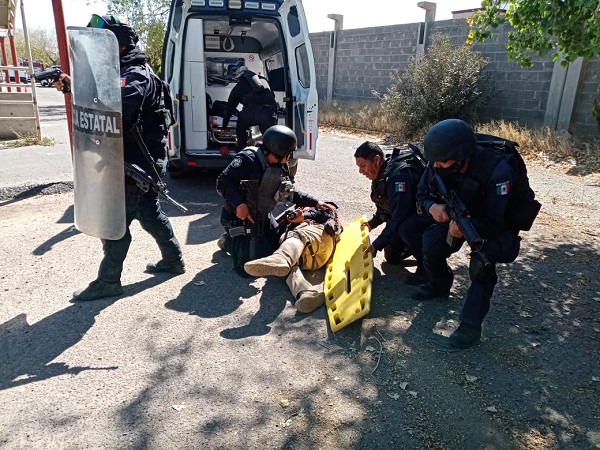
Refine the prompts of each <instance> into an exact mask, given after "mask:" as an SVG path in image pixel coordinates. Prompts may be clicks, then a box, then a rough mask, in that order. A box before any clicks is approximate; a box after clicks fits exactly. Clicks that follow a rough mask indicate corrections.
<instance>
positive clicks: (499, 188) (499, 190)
mask: <svg viewBox="0 0 600 450" xmlns="http://www.w3.org/2000/svg"><path fill="white" fill-rule="evenodd" d="M509 191H510V181H505V182H504V183H497V184H496V195H507V194H508V193H509Z"/></svg>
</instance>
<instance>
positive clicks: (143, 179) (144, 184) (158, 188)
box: [125, 161, 187, 212]
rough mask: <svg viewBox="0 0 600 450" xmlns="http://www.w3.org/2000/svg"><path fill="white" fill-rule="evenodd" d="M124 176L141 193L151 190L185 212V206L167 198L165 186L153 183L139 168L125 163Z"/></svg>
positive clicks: (160, 183) (152, 179) (161, 183)
mask: <svg viewBox="0 0 600 450" xmlns="http://www.w3.org/2000/svg"><path fill="white" fill-rule="evenodd" d="M125 175H127V176H128V177H131V178H132V179H133V181H135V184H136V185H137V187H139V188H140V189H141V190H142V191H144V192H148V191H149V190H150V189H152V190H153V191H154V192H156V193H158V194H160V195H162V196H163V197H164V198H165V200H167V201H168V202H169V203H171V204H172V205H173V206H176V207H177V208H179V209H180V210H181V211H183V212H187V208H186V207H185V206H183V205H182V204H181V203H178V202H177V201H175V200H174V199H173V198H171V197H170V196H169V193H168V192H169V191H167V185H166V184H165V183H163V182H162V181H159V182H157V181H155V180H154V178H152V177H151V176H150V175H148V173H147V172H146V171H145V170H144V169H142V168H141V167H140V166H138V165H136V164H131V163H128V162H127V161H125Z"/></svg>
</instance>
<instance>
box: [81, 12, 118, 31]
mask: <svg viewBox="0 0 600 450" xmlns="http://www.w3.org/2000/svg"><path fill="white" fill-rule="evenodd" d="M113 19H114V21H115V23H114V24H109V23H108V22H107V21H106V20H104V19H103V18H102V17H100V16H99V15H98V14H92V18H91V19H90V23H88V25H87V26H88V27H90V28H108V27H110V26H111V25H121V21H120V20H119V18H118V17H114V16H113Z"/></svg>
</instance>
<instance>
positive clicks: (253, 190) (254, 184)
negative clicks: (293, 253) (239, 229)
mask: <svg viewBox="0 0 600 450" xmlns="http://www.w3.org/2000/svg"><path fill="white" fill-rule="evenodd" d="M240 184H241V186H242V189H243V190H244V192H245V194H246V204H247V205H248V209H250V214H252V217H253V218H254V223H252V222H250V221H249V220H246V221H244V226H245V228H246V234H250V260H251V261H252V260H254V259H256V258H257V257H258V256H257V254H258V242H259V240H260V238H262V237H263V236H264V235H265V227H266V224H267V216H268V212H266V213H265V212H264V211H262V210H261V208H260V204H259V203H260V202H259V189H258V187H259V185H260V180H242V181H241V182H240ZM230 231H231V230H230ZM248 231H249V232H248Z"/></svg>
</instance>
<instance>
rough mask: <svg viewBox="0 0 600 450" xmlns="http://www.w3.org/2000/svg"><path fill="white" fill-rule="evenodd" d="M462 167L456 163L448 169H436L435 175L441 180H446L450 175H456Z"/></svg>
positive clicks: (459, 163) (460, 163)
mask: <svg viewBox="0 0 600 450" xmlns="http://www.w3.org/2000/svg"><path fill="white" fill-rule="evenodd" d="M462 167H463V163H462V162H459V161H456V162H455V163H454V164H452V165H451V166H449V167H436V168H435V173H437V174H438V175H439V176H440V177H442V178H448V177H451V176H452V175H456V174H457V173H458V172H460V169H462Z"/></svg>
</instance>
